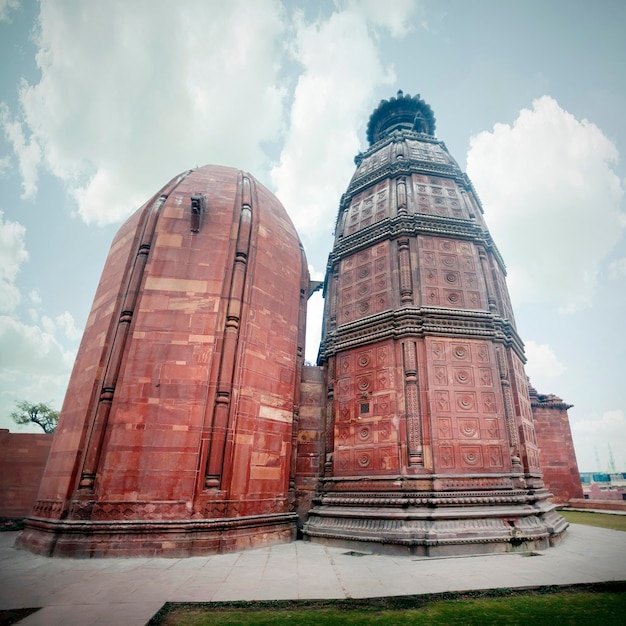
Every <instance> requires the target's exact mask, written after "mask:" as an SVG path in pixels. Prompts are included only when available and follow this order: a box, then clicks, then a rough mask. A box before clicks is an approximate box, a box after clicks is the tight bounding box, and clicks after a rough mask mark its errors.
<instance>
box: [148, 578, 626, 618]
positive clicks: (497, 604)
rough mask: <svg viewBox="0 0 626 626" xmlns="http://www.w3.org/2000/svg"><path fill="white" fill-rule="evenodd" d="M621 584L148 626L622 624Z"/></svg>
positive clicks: (264, 606) (190, 609)
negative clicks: (222, 625)
mask: <svg viewBox="0 0 626 626" xmlns="http://www.w3.org/2000/svg"><path fill="white" fill-rule="evenodd" d="M625 615H626V584H624V583H612V584H611V583H606V584H599V585H578V586H573V587H569V588H560V589H559V588H554V587H552V588H543V589H535V590H524V591H522V590H519V591H516V590H508V589H495V590H491V591H487V592H474V593H465V594H450V593H448V594H436V595H430V596H410V597H406V596H405V597H401V598H393V597H391V598H372V599H363V600H334V601H333V600H325V601H317V602H314V601H302V602H295V601H282V602H258V603H252V602H249V603H242V602H239V603H236V602H232V603H223V604H196V605H194V604H187V605H175V604H173V605H166V606H165V607H164V609H162V611H161V612H160V614H159V615H157V616H155V618H153V620H152V621H151V622H150V623H149V626H150V625H152V626H157V625H159V626H208V625H214V624H229V625H232V624H235V625H252V624H253V625H254V626H270V625H271V626H275V625H280V624H306V625H307V626H325V625H328V624H341V625H344V624H393V625H396V624H411V625H414V626H420V625H422V624H423V625H434V626H437V625H439V624H441V625H448V624H463V625H472V624H476V625H482V624H506V625H509V624H510V625H516V624H519V625H520V626H522V625H524V626H527V625H528V624H532V626H537V625H541V624H546V625H553V624H559V626H560V625H562V624H571V625H572V626H574V625H576V626H581V625H583V626H584V625H587V624H589V625H592V624H593V625H594V626H596V625H597V626H600V625H602V626H608V625H612V624H619V625H620V626H621V625H622V624H624V616H625Z"/></svg>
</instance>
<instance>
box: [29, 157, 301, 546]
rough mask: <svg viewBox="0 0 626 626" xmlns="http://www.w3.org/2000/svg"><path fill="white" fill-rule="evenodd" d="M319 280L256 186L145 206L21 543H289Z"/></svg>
mask: <svg viewBox="0 0 626 626" xmlns="http://www.w3.org/2000/svg"><path fill="white" fill-rule="evenodd" d="M202 198H204V199H202ZM192 200H193V202H192ZM200 204H203V205H204V208H202V207H201V209H202V210H200V212H199V213H198V211H199V209H198V206H200ZM308 281H309V279H308V270H307V266H306V261H305V259H304V255H303V252H302V248H301V246H300V243H299V240H298V236H297V234H296V232H295V230H294V228H293V226H292V224H291V222H290V220H289V218H288V216H287V214H286V212H285V210H284V209H283V207H282V206H281V205H280V203H279V202H278V201H277V200H276V199H275V198H274V196H272V195H271V194H270V193H269V192H268V191H267V190H266V189H265V188H264V187H262V186H261V185H260V184H259V183H258V182H256V181H255V180H254V178H252V177H251V176H250V175H248V174H245V173H242V172H238V171H237V170H234V169H231V168H225V167H214V166H207V167H202V168H199V169H197V170H193V171H191V172H187V173H185V174H183V175H181V176H180V177H178V178H176V179H174V180H172V181H171V182H170V183H168V184H167V185H166V186H165V187H164V188H163V189H162V190H161V191H160V192H158V193H157V194H156V195H155V197H154V198H153V199H152V200H150V201H149V202H148V203H146V205H144V207H142V208H141V209H140V210H139V211H137V213H135V214H134V215H133V216H132V217H131V218H130V219H129V220H128V221H127V222H126V223H125V224H124V225H123V226H122V228H121V229H120V231H119V232H118V234H117V236H116V238H115V240H114V242H113V245H112V247H111V252H110V254H109V257H108V259H107V263H106V265H105V268H104V271H103V274H102V279H101V281H100V285H99V287H98V291H97V293H96V296H95V300H94V304H93V307H92V311H91V314H90V317H89V320H88V323H87V327H86V330H85V334H84V337H83V341H82V343H81V347H80V350H79V353H78V357H77V359H76V364H75V367H74V371H73V374H72V377H71V380H70V384H69V388H68V392H67V396H66V400H65V403H64V405H63V409H62V411H61V419H60V421H59V426H58V431H57V434H56V436H55V438H54V443H53V446H52V450H51V453H50V459H49V463H48V467H47V470H46V473H45V475H44V478H43V480H42V483H41V488H40V493H39V498H38V501H37V503H36V504H35V507H34V510H33V513H32V517H31V519H30V520H28V527H27V530H26V531H25V533H23V535H22V537H21V539H20V542H21V544H22V545H25V546H29V547H31V548H33V549H35V550H37V551H40V552H44V553H50V552H52V551H55V552H60V553H63V554H77V555H86V554H103V555H107V554H148V553H150V554H159V553H162V554H192V553H202V552H207V551H223V550H229V549H233V550H234V549H239V548H241V547H242V545H244V544H245V545H258V544H259V543H262V542H264V541H275V540H277V539H280V540H285V539H289V538H290V537H291V536H292V535H293V534H294V532H295V520H296V515H295V513H291V512H290V504H289V501H290V499H291V500H293V497H291V498H290V496H289V493H288V491H289V478H290V474H291V473H292V472H291V469H292V468H291V461H290V459H291V456H292V454H291V450H292V445H293V439H294V437H295V436H294V423H293V416H294V411H295V409H296V407H297V402H299V385H298V384H297V382H296V381H299V380H300V372H301V367H302V361H303V357H302V355H303V348H304V323H303V320H304V316H305V307H306V300H305V298H306V290H307V289H308ZM216 520H219V521H216Z"/></svg>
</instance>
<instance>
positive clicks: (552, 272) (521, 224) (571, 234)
mask: <svg viewBox="0 0 626 626" xmlns="http://www.w3.org/2000/svg"><path fill="white" fill-rule="evenodd" d="M617 159H618V152H617V149H616V147H615V146H614V144H613V143H612V142H611V141H610V140H609V139H607V137H606V136H605V135H604V134H603V133H602V131H601V130H600V129H599V128H598V127H597V126H595V125H594V124H592V123H591V122H589V121H587V120H582V121H579V120H577V119H576V118H575V117H574V116H573V115H571V114H570V113H568V112H567V111H564V110H563V109H562V108H561V107H560V106H559V105H558V103H557V102H556V101H555V100H554V99H552V98H550V97H549V96H543V97H542V98H539V99H538V100H535V101H534V102H533V108H532V110H529V109H523V110H522V111H520V114H519V117H518V118H517V119H516V120H515V122H514V123H513V124H512V125H511V126H509V125H507V124H496V125H495V126H494V129H493V131H492V132H482V133H480V134H479V135H477V136H475V137H472V139H471V141H470V150H469V152H468V155H467V171H468V174H469V176H470V177H471V179H472V181H473V182H474V184H475V186H476V189H477V191H478V194H479V195H480V197H481V199H482V201H483V203H484V208H485V215H486V218H487V222H488V225H489V228H490V231H491V232H492V234H493V237H494V240H495V242H496V244H497V245H498V247H499V248H500V250H501V251H502V253H503V256H504V259H505V262H506V263H507V267H508V272H509V279H508V284H509V288H510V290H511V293H512V297H513V299H514V301H515V303H516V304H520V303H522V302H551V303H554V304H556V305H558V306H559V308H560V310H561V311H562V312H571V311H575V310H577V309H580V308H583V307H586V306H589V305H590V304H591V300H592V296H593V290H594V287H595V284H596V275H597V273H598V269H599V265H600V263H601V261H602V260H603V259H604V258H605V257H606V256H607V255H608V254H609V253H610V252H611V250H612V249H613V247H614V246H615V245H616V244H617V243H618V242H619V241H620V239H621V237H622V232H623V229H624V226H625V223H626V222H625V220H624V215H623V213H621V212H620V203H621V201H622V198H623V195H624V189H623V187H622V184H621V182H620V179H619V177H618V176H617V175H616V174H615V172H614V171H613V169H612V168H613V164H615V163H616V162H617Z"/></svg>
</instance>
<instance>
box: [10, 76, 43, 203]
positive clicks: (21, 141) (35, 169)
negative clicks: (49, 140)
mask: <svg viewBox="0 0 626 626" xmlns="http://www.w3.org/2000/svg"><path fill="white" fill-rule="evenodd" d="M23 86H24V85H22V88H23ZM0 124H1V125H2V127H3V128H4V134H5V136H6V138H7V141H8V142H9V144H10V145H11V147H12V148H13V152H14V153H15V156H16V157H17V162H18V165H19V168H20V174H21V175H22V198H32V197H33V196H34V195H35V193H36V192H37V180H38V178H39V165H40V164H41V148H40V146H39V143H38V142H37V140H36V139H35V138H34V137H33V136H32V135H31V136H30V138H27V137H26V135H25V134H24V125H23V124H22V122H20V121H19V120H18V119H11V116H10V113H9V109H8V107H7V106H6V105H5V104H4V103H3V102H0Z"/></svg>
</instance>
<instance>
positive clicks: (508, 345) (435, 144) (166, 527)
mask: <svg viewBox="0 0 626 626" xmlns="http://www.w3.org/2000/svg"><path fill="white" fill-rule="evenodd" d="M367 136H368V140H369V144H370V146H369V148H368V150H367V151H366V152H365V153H363V154H359V155H358V156H357V158H356V165H357V169H356V172H355V174H354V176H353V178H352V180H351V182H350V184H349V186H348V189H347V191H346V193H345V194H344V195H343V196H342V198H341V202H340V206H339V214H338V217H337V223H336V230H335V232H336V236H335V243H334V246H333V249H332V251H331V253H330V256H329V260H328V270H327V274H326V279H325V281H324V297H325V313H324V328H323V336H322V342H321V346H320V351H319V359H318V366H317V367H305V366H304V364H303V355H304V337H305V317H306V302H307V298H308V296H309V293H310V291H311V290H312V289H314V288H315V285H314V284H312V283H310V281H309V275H308V270H307V265H306V259H305V257H304V252H303V249H302V245H301V244H300V241H299V238H298V235H297V233H296V231H295V229H294V227H293V225H292V223H291V221H290V219H289V217H288V215H287V213H286V211H285V209H284V208H283V207H282V206H281V204H280V203H279V202H278V201H277V200H276V198H275V197H274V196H273V195H272V194H271V193H270V192H269V191H268V190H266V189H265V188H264V187H263V186H262V185H261V184H260V183H258V182H257V181H256V180H255V179H254V178H253V177H252V176H251V175H250V174H248V173H246V172H241V171H237V170H234V169H231V168H225V167H217V166H206V167H201V168H198V169H195V170H192V171H189V172H185V173H184V174H182V175H180V176H179V177H177V178H175V179H173V180H172V181H170V182H169V183H168V184H167V185H165V186H164V187H163V188H162V189H161V190H159V191H158V192H157V193H156V194H155V196H154V197H153V198H151V199H150V200H149V201H148V202H147V203H146V204H145V205H144V206H143V207H142V208H140V209H139V210H138V211H137V212H136V213H135V214H134V215H133V216H132V217H131V218H129V220H128V221H127V222H126V223H125V224H124V225H123V226H122V227H121V229H120V230H119V232H118V234H117V236H116V237H115V240H114V241H113V244H112V247H111V251H110V253H109V256H108V259H107V262H106V265H105V268H104V271H103V273H102V278H101V280H100V284H99V287H98V290H97V293H96V296H95V300H94V303H93V307H92V310H91V314H90V316H89V319H88V322H87V326H86V329H85V333H84V336H83V340H82V343H81V346H80V349H79V352H78V356H77V359H76V363H75V366H74V370H73V373H72V376H71V380H70V383H69V387H68V390H67V395H66V399H65V402H64V405H63V408H62V411H61V418H60V421H59V426H58V429H57V433H56V435H55V437H54V441H53V443H52V448H51V452H50V456H49V459H48V463H47V467H46V470H45V472H44V476H43V479H42V482H41V486H40V489H39V494H38V498H37V501H36V503H35V506H34V509H33V511H32V513H31V515H30V517H28V518H27V520H26V530H25V531H24V532H23V533H22V534H21V536H20V537H19V539H18V543H19V545H21V546H23V547H26V548H28V549H30V550H32V551H34V552H37V553H40V554H46V555H74V556H115V555H166V556H183V555H194V554H207V553H215V552H224V551H229V550H240V549H244V548H248V547H254V546H259V545H263V544H267V543H272V542H278V541H290V540H293V539H295V537H296V532H297V530H298V529H299V530H300V532H301V533H302V535H303V537H304V538H305V539H307V540H310V541H318V542H324V543H328V544H334V545H341V546H347V547H351V548H355V549H360V550H364V551H384V552H395V553H399V554H418V555H427V556H430V555H448V554H468V553H486V552H505V551H511V550H529V549H534V548H544V547H547V546H549V545H551V544H553V543H554V542H556V541H557V540H558V539H559V537H560V535H561V534H562V532H563V531H564V530H565V528H566V526H567V524H566V522H565V521H564V520H563V519H562V518H561V517H560V516H559V515H558V514H557V513H556V511H555V504H554V503H552V502H550V501H549V500H548V498H549V496H550V493H549V492H548V490H547V489H546V487H545V485H544V482H543V478H542V459H541V456H540V454H541V453H540V450H539V447H540V446H538V443H537V433H536V429H535V422H534V420H533V408H534V407H535V406H536V405H541V403H542V400H541V398H540V397H539V396H537V394H536V393H535V394H534V396H533V397H532V402H533V404H531V397H530V396H529V387H528V383H527V379H526V375H525V373H524V362H525V358H524V351H523V344H522V341H521V340H520V338H519V336H518V334H517V331H516V328H515V321H514V317H513V312H512V310H511V305H510V302H509V297H508V293H507V287H506V283H505V275H506V273H505V269H504V263H503V261H502V258H501V256H500V254H499V252H498V250H497V248H496V246H495V244H494V242H493V241H492V239H491V236H490V234H489V231H488V229H487V226H486V224H485V222H484V220H483V214H482V213H483V212H482V208H481V205H480V201H479V199H478V197H477V195H476V193H475V191H474V189H473V187H472V184H471V182H470V181H469V179H468V178H467V176H466V175H465V174H464V173H463V172H461V170H460V169H459V167H458V165H457V163H456V162H455V161H454V159H453V158H452V157H451V156H450V154H449V153H448V151H447V149H446V147H445V144H444V143H443V142H442V141H440V140H438V139H436V137H435V119H434V115H433V113H432V110H431V108H430V107H429V106H428V105H427V104H426V103H425V102H424V101H423V100H421V99H420V97H419V96H415V97H411V96H408V95H404V94H402V92H399V93H398V95H397V97H396V98H391V99H390V100H388V101H382V102H381V103H380V105H379V106H378V108H377V109H376V110H375V111H374V112H373V114H372V116H371V118H370V121H369V125H368V131H367ZM544 405H545V402H544ZM564 406H565V409H563V407H562V406H561V407H556V408H555V407H554V406H552V405H550V406H547V405H545V406H543V409H547V410H561V411H566V408H567V405H564ZM542 415H544V416H545V415H546V414H545V413H544V414H542ZM548 417H549V416H548ZM566 419H567V414H566V412H565V421H566ZM548 421H550V420H549V419H548ZM568 432H569V429H568ZM570 442H571V438H570ZM556 448H558V446H555V447H554V450H553V447H550V448H549V450H550V452H551V453H552V452H553V451H555V453H556ZM572 454H573V449H572V451H571V454H569V451H568V452H567V453H565V455H564V456H563V459H565V464H567V461H568V460H569V459H570V458H571V455H572ZM568 455H569V456H568ZM549 463H550V461H549V459H548V460H546V461H545V462H544V463H543V467H546V468H547V467H549ZM570 465H571V464H570ZM570 469H571V468H570V467H568V468H567V472H569V474H568V479H567V480H571V482H572V485H574V483H575V478H574V476H573V474H572V472H571V471H570ZM550 471H552V470H550ZM576 471H577V470H576ZM552 473H553V475H554V477H555V480H557V481H558V480H560V478H559V473H558V468H556V469H555V471H554V472H552Z"/></svg>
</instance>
